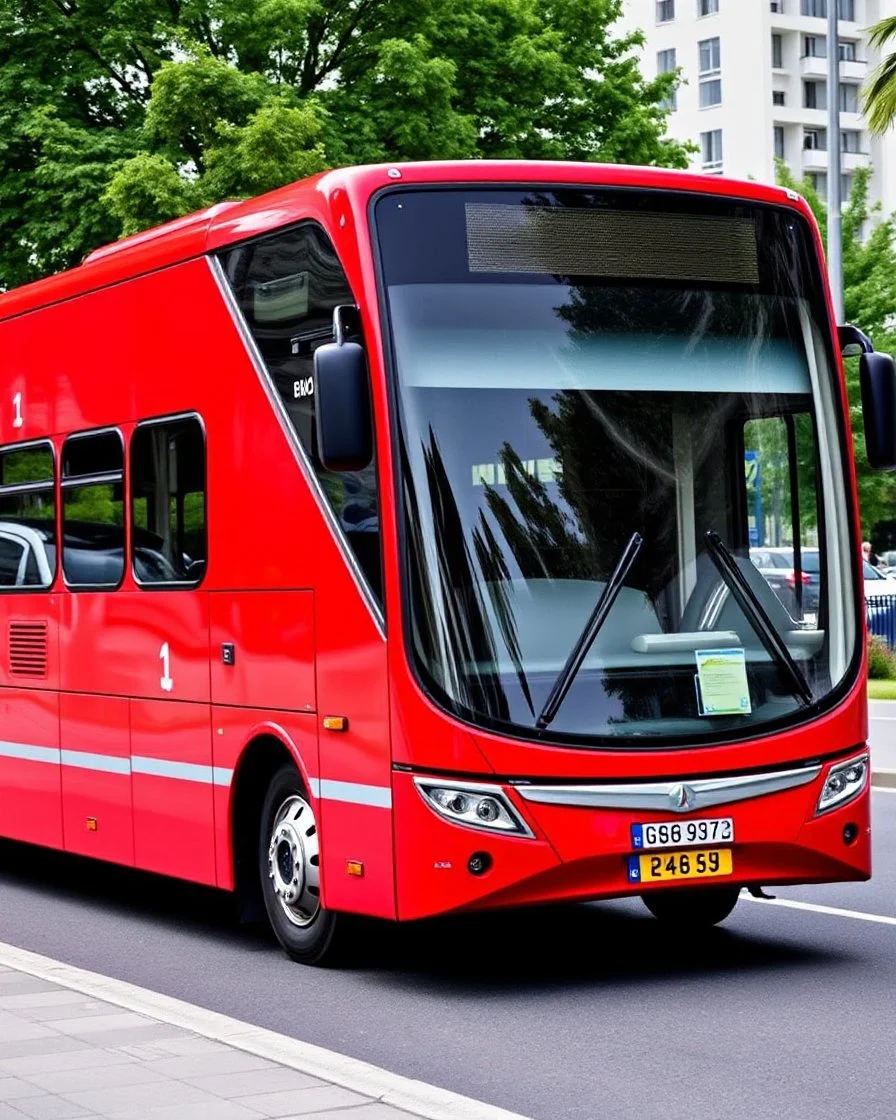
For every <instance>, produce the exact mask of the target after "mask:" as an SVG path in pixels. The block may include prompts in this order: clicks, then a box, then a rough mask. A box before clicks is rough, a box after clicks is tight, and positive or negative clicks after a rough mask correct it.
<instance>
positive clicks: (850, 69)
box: [840, 59, 868, 82]
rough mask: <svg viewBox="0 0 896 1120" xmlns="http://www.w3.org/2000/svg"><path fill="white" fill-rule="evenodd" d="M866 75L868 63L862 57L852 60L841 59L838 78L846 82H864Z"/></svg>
mask: <svg viewBox="0 0 896 1120" xmlns="http://www.w3.org/2000/svg"><path fill="white" fill-rule="evenodd" d="M867 77H868V63H867V62H866V61H865V60H864V59H861V60H859V59H855V60H854V61H852V62H845V61H841V63H840V79H841V81H844V82H847V81H851V82H864V81H865V79H866V78H867Z"/></svg>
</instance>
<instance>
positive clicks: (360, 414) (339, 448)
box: [313, 341, 373, 471]
mask: <svg viewBox="0 0 896 1120" xmlns="http://www.w3.org/2000/svg"><path fill="white" fill-rule="evenodd" d="M313 392H314V396H315V398H316V400H315V408H314V414H315V424H316V426H317V454H318V457H319V458H320V461H321V463H322V464H323V466H324V467H325V468H326V470H328V471H360V470H363V469H364V468H365V467H366V466H368V465H369V464H370V460H371V459H372V458H373V424H372V422H371V407H370V383H369V380H368V377H367V356H366V355H365V353H364V347H363V346H361V345H359V344H358V343H357V342H341V341H340V342H328V343H325V345H323V346H319V347H318V348H317V349H316V350H315V351H314V389H313Z"/></svg>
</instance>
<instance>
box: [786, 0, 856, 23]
mask: <svg viewBox="0 0 896 1120" xmlns="http://www.w3.org/2000/svg"><path fill="white" fill-rule="evenodd" d="M800 15H803V16H815V17H816V18H818V19H827V18H828V5H827V0H800ZM837 18H838V19H846V20H849V21H850V22H851V23H854V22H855V18H856V0H838V3H837Z"/></svg>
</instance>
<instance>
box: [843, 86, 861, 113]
mask: <svg viewBox="0 0 896 1120" xmlns="http://www.w3.org/2000/svg"><path fill="white" fill-rule="evenodd" d="M858 111H859V87H858V86H854V85H851V84H847V83H846V82H841V83H840V112H841V113H858Z"/></svg>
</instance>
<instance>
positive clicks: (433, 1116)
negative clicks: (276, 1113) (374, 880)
mask: <svg viewBox="0 0 896 1120" xmlns="http://www.w3.org/2000/svg"><path fill="white" fill-rule="evenodd" d="M0 966H5V967H6V968H13V969H17V970H18V971H19V972H27V973H28V974H29V975H30V976H37V977H38V978H39V979H41V980H48V981H49V982H50V983H51V984H61V985H62V986H63V987H65V988H70V989H71V990H72V991H75V992H82V993H83V994H84V995H88V996H93V998H94V999H102V1000H106V1001H107V1002H108V1003H113V1004H115V1005H116V1006H118V1007H125V1008H127V1009H128V1010H129V1011H136V1012H138V1013H139V1014H141V1015H148V1016H149V1017H150V1018H152V1019H156V1020H159V1021H161V1022H164V1023H169V1024H171V1025H172V1026H175V1027H181V1028H182V1029H184V1030H188V1031H193V1032H194V1033H195V1034H200V1035H202V1036H203V1037H205V1038H210V1039H212V1040H213V1041H215V1042H222V1043H223V1044H224V1045H225V1046H232V1047H233V1048H234V1049H235V1050H244V1051H246V1052H247V1053H249V1054H255V1055H256V1056H257V1057H260V1058H267V1059H269V1060H270V1061H272V1062H277V1063H278V1064H279V1065H281V1066H288V1067H289V1068H290V1069H297V1070H300V1071H301V1072H302V1073H307V1074H310V1075H311V1076H312V1077H320V1078H322V1079H323V1080H324V1081H329V1082H331V1083H332V1084H334V1085H341V1086H342V1087H343V1088H345V1089H353V1090H354V1091H355V1092H356V1093H362V1094H364V1095H365V1096H368V1097H373V1098H374V1100H376V1101H378V1102H382V1103H383V1104H387V1105H392V1106H393V1107H394V1108H397V1109H404V1111H405V1112H406V1113H407V1114H408V1115H409V1116H414V1117H421V1118H422V1120H459V1118H460V1117H463V1120H527V1117H525V1116H522V1115H520V1113H517V1112H508V1111H507V1109H505V1108H499V1107H497V1106H496V1105H492V1104H486V1103H485V1102H484V1101H476V1100H473V1099H472V1098H471V1097H464V1096H461V1094H460V1093H452V1092H450V1091H449V1090H448V1089H440V1088H438V1086H436V1085H428V1084H427V1083H426V1082H425V1081H416V1080H413V1079H412V1078H410V1077H402V1076H401V1075H400V1074H398V1073H392V1072H391V1071H390V1070H387V1069H381V1068H380V1067H379V1066H374V1065H371V1064H370V1063H369V1062H362V1061H360V1060H359V1059H358V1058H352V1057H349V1055H348V1054H339V1053H337V1052H336V1051H335V1050H326V1049H324V1047H322V1046H315V1045H314V1044H313V1043H310V1042H300V1041H299V1040H298V1039H295V1038H290V1037H289V1036H288V1035H284V1034H277V1032H276V1031H269V1030H265V1029H264V1028H262V1027H255V1026H253V1025H252V1024H251V1023H242V1022H240V1020H239V1019H231V1018H230V1017H229V1016H228V1015H221V1014H219V1013H218V1012H217V1011H208V1010H206V1008H204V1007H197V1006H196V1005H195V1004H192V1003H186V1002H185V1001H184V1000H180V999H174V998H173V997H172V996H164V995H162V994H161V993H159V992H151V991H150V990H149V989H148V988H140V987H138V986H137V985H136V984H128V983H126V982H125V981H124V980H115V979H114V978H113V977H111V976H103V975H102V974H101V973H99V972H88V971H87V970H86V969H83V968H76V967H75V966H74V965H70V964H65V963H64V962H63V961H57V960H53V959H52V957H44V956H41V955H40V954H38V953H32V952H30V951H29V950H27V949H19V948H17V947H16V946H15V945H7V944H5V943H4V942H2V941H0ZM294 967H295V969H296V981H295V982H296V984H299V985H300V984H301V969H302V967H303V966H302V965H295V966H294ZM187 1111H188V1110H187Z"/></svg>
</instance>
